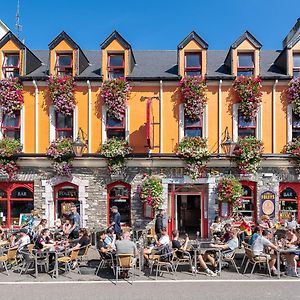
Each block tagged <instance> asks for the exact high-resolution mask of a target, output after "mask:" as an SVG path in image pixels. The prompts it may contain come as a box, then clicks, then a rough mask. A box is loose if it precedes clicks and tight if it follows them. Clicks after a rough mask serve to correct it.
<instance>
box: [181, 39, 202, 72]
mask: <svg viewBox="0 0 300 300" xmlns="http://www.w3.org/2000/svg"><path fill="white" fill-rule="evenodd" d="M185 52H201V75H202V76H205V75H206V49H203V48H202V47H201V46H200V45H199V44H198V43H196V42H195V41H194V40H191V41H190V42H189V43H188V44H187V45H186V46H185V47H184V48H183V49H180V50H179V75H181V76H182V77H184V76H185V74H184V64H185V58H184V54H185Z"/></svg>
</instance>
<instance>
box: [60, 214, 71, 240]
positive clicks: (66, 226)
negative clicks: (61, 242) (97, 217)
mask: <svg viewBox="0 0 300 300" xmlns="http://www.w3.org/2000/svg"><path fill="white" fill-rule="evenodd" d="M71 229H72V224H71V220H70V219H66V221H65V223H64V224H63V226H62V230H63V234H64V235H65V236H66V237H67V238H68V237H69V234H70V233H71Z"/></svg>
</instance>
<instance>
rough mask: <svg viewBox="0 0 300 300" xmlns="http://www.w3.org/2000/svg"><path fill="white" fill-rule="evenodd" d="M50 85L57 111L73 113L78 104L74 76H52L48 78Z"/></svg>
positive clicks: (51, 95)
mask: <svg viewBox="0 0 300 300" xmlns="http://www.w3.org/2000/svg"><path fill="white" fill-rule="evenodd" d="M48 87H49V91H50V98H51V100H52V101H53V104H54V108H55V111H57V112H60V113H62V114H64V115H69V116H70V115H72V114H73V110H74V108H75V106H76V101H75V95H74V93H75V90H74V88H75V82H74V78H73V77H72V76H63V77H61V76H51V77H50V78H49V80H48Z"/></svg>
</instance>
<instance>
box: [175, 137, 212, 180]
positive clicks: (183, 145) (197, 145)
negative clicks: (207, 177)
mask: <svg viewBox="0 0 300 300" xmlns="http://www.w3.org/2000/svg"><path fill="white" fill-rule="evenodd" d="M176 154H177V155H179V156H181V157H183V159H184V161H185V162H186V164H187V170H188V172H189V175H190V176H191V178H192V179H193V180H196V179H198V178H201V177H202V175H203V173H204V172H205V170H206V162H207V160H208V158H209V153H208V151H207V140H206V139H205V138H202V137H185V138H184V139H183V140H182V141H181V142H180V143H179V145H178V147H177V153H176Z"/></svg>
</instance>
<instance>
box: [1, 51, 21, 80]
mask: <svg viewBox="0 0 300 300" xmlns="http://www.w3.org/2000/svg"><path fill="white" fill-rule="evenodd" d="M8 56H18V63H17V65H15V66H7V65H6V63H7V57H8ZM2 72H3V75H4V78H9V77H7V73H15V72H18V76H19V75H20V54H19V53H4V60H3V66H2Z"/></svg>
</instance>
